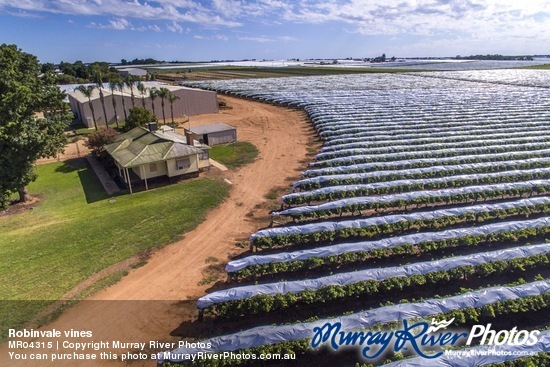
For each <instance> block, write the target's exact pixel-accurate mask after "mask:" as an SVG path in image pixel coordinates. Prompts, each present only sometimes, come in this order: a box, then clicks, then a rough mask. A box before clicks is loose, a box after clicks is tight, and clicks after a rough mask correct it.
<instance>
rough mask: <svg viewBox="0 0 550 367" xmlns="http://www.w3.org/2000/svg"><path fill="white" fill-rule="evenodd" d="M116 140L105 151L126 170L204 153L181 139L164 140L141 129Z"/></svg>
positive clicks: (137, 128) (120, 136)
mask: <svg viewBox="0 0 550 367" xmlns="http://www.w3.org/2000/svg"><path fill="white" fill-rule="evenodd" d="M116 140H117V141H116V142H114V143H112V144H109V145H106V146H105V150H106V151H107V152H108V153H109V154H110V155H111V156H112V157H113V158H114V159H115V160H116V161H117V162H118V164H120V165H121V166H122V167H125V168H128V167H136V166H141V165H143V164H149V163H154V162H160V161H166V160H168V159H174V158H183V157H188V156H190V155H193V154H199V153H202V150H201V149H199V148H195V147H192V146H190V145H187V144H183V143H181V142H180V139H174V140H177V141H169V140H168V139H162V138H161V137H160V136H158V135H157V134H154V133H151V132H149V131H148V130H146V129H143V128H140V127H136V128H134V129H132V130H130V131H128V132H126V133H124V134H121V135H119V136H118V137H117V139H116Z"/></svg>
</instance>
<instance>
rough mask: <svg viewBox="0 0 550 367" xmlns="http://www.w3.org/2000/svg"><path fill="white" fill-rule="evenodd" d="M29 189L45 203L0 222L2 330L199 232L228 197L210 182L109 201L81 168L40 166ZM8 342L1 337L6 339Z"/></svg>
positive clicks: (80, 165)
mask: <svg viewBox="0 0 550 367" xmlns="http://www.w3.org/2000/svg"><path fill="white" fill-rule="evenodd" d="M37 173H38V179H37V181H36V182H35V183H33V184H31V185H30V186H29V192H30V193H31V194H40V195H41V196H42V201H41V203H40V204H39V205H37V206H36V207H35V208H34V209H32V210H26V211H24V212H22V213H19V214H15V215H10V216H3V217H0V232H1V233H2V236H1V238H0V258H1V259H2V261H1V263H0V279H2V282H1V284H0V300H3V301H0V304H1V305H2V307H0V330H4V331H5V330H6V326H8V325H9V326H10V327H14V326H15V327H16V326H20V325H22V324H23V323H25V322H26V321H28V320H31V319H32V318H33V317H34V316H35V315H36V313H37V312H39V311H40V310H41V309H43V308H44V307H45V306H46V305H47V304H49V303H51V302H52V301H53V300H57V299H59V298H60V297H61V296H63V294H65V293H66V292H67V291H69V290H70V289H72V288H73V287H75V286H76V285H77V284H79V283H80V282H82V281H83V280H85V279H87V278H88V277H89V276H91V275H92V274H94V273H95V272H98V271H100V270H102V269H104V268H106V267H108V266H109V265H112V264H115V263H117V262H119V261H121V260H123V259H126V258H129V257H131V256H133V255H135V254H137V253H139V252H141V251H144V250H146V249H150V248H153V247H157V246H161V245H165V244H167V243H170V242H173V241H175V240H177V239H179V238H181V234H182V233H184V232H187V231H189V230H191V229H193V228H194V227H195V226H197V225H198V224H199V223H200V222H202V221H203V220H204V218H205V217H206V213H207V212H208V211H209V210H210V209H212V208H214V207H215V206H217V205H218V204H219V203H220V202H221V201H222V200H223V199H224V198H225V197H226V195H227V194H228V191H229V188H228V186H227V185H226V184H225V183H223V182H221V181H215V180H210V179H198V180H192V181H185V182H182V183H179V184H175V185H171V186H166V187H163V188H160V189H156V190H151V191H147V192H142V193H138V194H134V195H121V196H118V197H116V198H114V199H111V200H109V198H108V197H107V194H106V193H105V192H104V191H103V188H102V187H101V184H100V183H99V181H98V180H97V178H96V176H95V175H94V174H93V172H91V171H89V170H88V169H87V168H86V166H84V165H83V163H81V162H80V161H77V163H75V165H71V164H68V163H52V164H47V165H42V166H38V167H37ZM0 338H1V337H0Z"/></svg>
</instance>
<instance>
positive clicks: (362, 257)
mask: <svg viewBox="0 0 550 367" xmlns="http://www.w3.org/2000/svg"><path fill="white" fill-rule="evenodd" d="M548 233H550V227H540V228H527V229H521V230H517V231H504V232H497V233H490V234H484V235H479V236H463V237H455V238H447V239H442V240H438V241H426V242H421V243H418V244H414V245H412V244H405V245H402V246H397V247H393V248H385V249H373V250H370V251H359V252H345V253H342V254H339V255H331V256H327V257H313V258H309V259H306V260H296V261H289V262H272V263H267V264H259V265H253V266H248V267H246V268H243V269H240V270H238V271H236V272H233V273H230V276H231V278H232V279H233V280H245V279H253V278H256V277H261V276H265V275H271V274H278V273H291V272H295V271H302V270H311V269H320V268H324V267H330V266H342V265H350V264H357V263H362V262H365V261H368V260H372V259H382V258H389V257H392V256H398V255H402V254H411V253H415V254H422V253H427V252H431V251H437V250H442V249H446V248H459V247H468V246H485V245H491V244H495V243H518V242H520V241H525V240H532V239H536V238H542V237H545V236H546V235H547V234H548Z"/></svg>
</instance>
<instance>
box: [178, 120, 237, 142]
mask: <svg viewBox="0 0 550 367" xmlns="http://www.w3.org/2000/svg"><path fill="white" fill-rule="evenodd" d="M185 134H186V135H187V137H188V141H192V140H196V141H199V142H200V143H204V144H206V145H210V146H214V145H219V144H227V143H232V142H234V141H237V129H236V128H235V127H233V126H229V125H226V124H222V123H217V124H210V125H202V126H195V127H192V128H190V129H186V130H185Z"/></svg>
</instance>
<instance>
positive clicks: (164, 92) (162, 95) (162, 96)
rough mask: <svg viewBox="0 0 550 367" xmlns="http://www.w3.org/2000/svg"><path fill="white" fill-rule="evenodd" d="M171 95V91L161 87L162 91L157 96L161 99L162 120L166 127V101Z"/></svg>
mask: <svg viewBox="0 0 550 367" xmlns="http://www.w3.org/2000/svg"><path fill="white" fill-rule="evenodd" d="M170 93H171V92H170V90H169V89H168V88H164V87H160V89H159V90H158V92H157V96H158V97H160V105H161V107H162V120H163V123H164V124H165V125H166V115H165V113H164V100H165V99H166V98H168V96H169V95H170Z"/></svg>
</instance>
